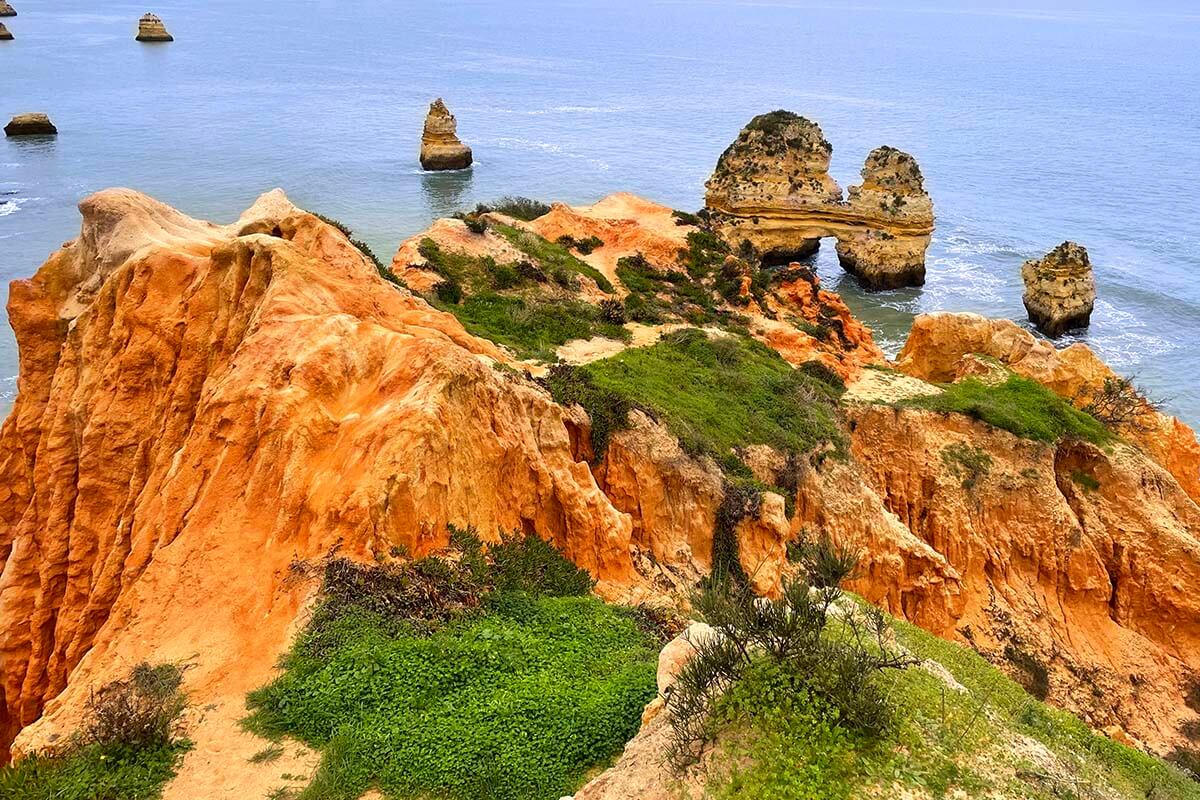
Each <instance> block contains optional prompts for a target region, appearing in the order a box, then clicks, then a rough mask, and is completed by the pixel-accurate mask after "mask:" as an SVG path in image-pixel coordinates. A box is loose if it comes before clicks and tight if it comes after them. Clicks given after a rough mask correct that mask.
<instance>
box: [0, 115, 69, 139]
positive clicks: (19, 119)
mask: <svg viewBox="0 0 1200 800" xmlns="http://www.w3.org/2000/svg"><path fill="white" fill-rule="evenodd" d="M57 134H58V128H56V127H54V123H53V122H51V121H50V118H49V117H48V116H46V115H45V114H40V113H39V114H17V115H16V116H15V117H13V118H12V120H11V121H10V122H9V123H8V124H7V125H5V126H4V135H5V136H56V135H57Z"/></svg>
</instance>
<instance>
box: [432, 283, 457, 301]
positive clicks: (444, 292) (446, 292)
mask: <svg viewBox="0 0 1200 800" xmlns="http://www.w3.org/2000/svg"><path fill="white" fill-rule="evenodd" d="M433 293H434V294H436V295H437V298H438V300H441V301H442V302H443V303H449V304H450V305H458V304H459V303H461V302H462V299H463V290H462V284H460V283H459V282H458V281H456V280H454V279H453V278H446V279H445V280H442V281H438V283H437V285H436V286H434V287H433Z"/></svg>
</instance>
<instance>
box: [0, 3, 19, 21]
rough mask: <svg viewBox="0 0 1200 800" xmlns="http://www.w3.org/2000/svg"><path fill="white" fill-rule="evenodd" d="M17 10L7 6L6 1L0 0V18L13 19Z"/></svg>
mask: <svg viewBox="0 0 1200 800" xmlns="http://www.w3.org/2000/svg"><path fill="white" fill-rule="evenodd" d="M16 15H17V10H16V9H15V8H13V7H12V6H11V5H9V4H8V0H0V17H15V16H16Z"/></svg>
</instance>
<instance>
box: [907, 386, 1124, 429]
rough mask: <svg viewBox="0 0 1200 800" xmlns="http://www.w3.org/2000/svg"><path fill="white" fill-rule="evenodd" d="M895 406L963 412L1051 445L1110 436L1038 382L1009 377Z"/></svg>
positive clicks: (1095, 422) (908, 400) (962, 387)
mask: <svg viewBox="0 0 1200 800" xmlns="http://www.w3.org/2000/svg"><path fill="white" fill-rule="evenodd" d="M898 405H900V406H911V407H916V408H926V409H929V410H931V411H938V412H942V413H957V414H966V415H967V416H969V417H972V418H974V419H977V420H980V421H981V422H986V423H987V424H988V425H991V426H993V427H995V428H1002V429H1004V430H1006V431H1009V432H1010V433H1013V434H1015V435H1017V436H1020V437H1021V438H1024V439H1033V440H1035V441H1039V442H1055V441H1057V440H1059V439H1061V438H1063V437H1065V436H1071V437H1075V438H1078V439H1083V440H1085V441H1088V442H1092V443H1093V444H1106V443H1108V442H1110V441H1111V440H1112V438H1113V435H1112V434H1111V433H1109V431H1108V430H1107V429H1106V428H1105V427H1104V426H1103V425H1101V424H1100V423H1099V422H1098V421H1097V420H1096V419H1095V418H1094V417H1091V416H1089V415H1088V414H1086V413H1084V412H1082V411H1080V410H1079V409H1077V408H1075V407H1074V406H1072V405H1071V404H1070V403H1068V402H1067V401H1066V400H1063V399H1062V398H1061V397H1059V396H1058V395H1056V394H1055V393H1054V392H1052V391H1050V390H1049V389H1047V388H1046V387H1045V386H1043V385H1042V384H1040V383H1038V382H1036V381H1032V380H1029V379H1028V378H1022V377H1020V376H1018V375H1010V376H1009V378H1008V380H1006V381H1005V382H1004V383H1002V384H999V385H991V384H988V383H984V382H983V381H981V380H979V379H978V378H964V379H963V380H961V381H958V382H957V383H952V384H949V385H947V386H945V387H944V391H943V392H942V393H940V394H936V395H926V396H922V397H913V398H909V399H906V400H902V401H900V403H899V404H898Z"/></svg>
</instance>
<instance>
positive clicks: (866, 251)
mask: <svg viewBox="0 0 1200 800" xmlns="http://www.w3.org/2000/svg"><path fill="white" fill-rule="evenodd" d="M832 154H833V146H832V145H830V143H829V141H828V140H827V139H826V138H825V136H824V134H822V132H821V128H820V126H819V125H817V124H816V123H815V122H812V121H811V120H808V119H806V118H804V117H801V116H799V115H797V114H793V113H792V112H790V111H773V112H771V113H769V114H760V115H759V116H757V117H755V118H754V119H752V120H751V121H750V124H748V125H747V126H746V127H745V128H743V129H742V132H741V133H740V134H739V135H738V138H737V139H736V140H735V141H734V143H733V144H732V145H730V146H729V148H728V149H726V151H725V152H724V153H722V154H721V158H720V159H719V160H718V161H717V166H716V168H715V169H714V171H713V174H712V177H710V178H709V180H708V183H707V184H706V187H707V189H708V193H707V195H706V198H705V204H706V206H707V207H708V209H709V210H710V211H711V212H712V213H713V220H714V225H715V227H716V229H717V230H718V232H720V233H721V235H722V236H723V237H724V238H725V239H726V240H727V241H729V242H730V244H732V245H739V244H740V243H741V242H743V241H746V242H749V243H750V244H751V245H753V247H754V249H755V250H757V251H758V253H759V254H760V255H762V257H763V260H764V261H767V262H770V263H786V262H787V261H789V260H791V259H795V258H803V257H805V256H809V255H812V253H814V252H816V250H817V248H818V247H819V246H820V240H821V239H822V238H823V237H827V236H832V237H836V238H837V240H838V257H839V259H840V260H841V263H842V266H843V267H845V269H846V270H847V271H848V272H851V273H852V274H854V275H856V276H857V277H858V278H859V280H860V281H861V282H862V283H863V284H864V285H866V286H867V288H870V289H892V288H896V287H899V286H919V285H921V284H922V283H924V281H925V251H926V249H927V248H928V247H929V239H930V235H931V234H932V233H933V222H934V220H933V204H932V202H931V201H930V198H929V195H928V193H926V191H925V187H924V181H923V179H922V176H921V170H920V168H919V167H918V166H917V162H916V159H914V158H913V157H912V156H910V155H909V154H907V153H904V152H902V151H900V150H897V149H895V148H894V147H880V148H877V149H876V150H874V151H873V152H872V153H871V154H870V156H868V157H867V161H866V165H865V166H864V167H863V170H862V177H863V182H862V184H861V185H860V186H856V187H852V188H851V189H850V192H849V200H843V199H842V190H841V188H840V187H839V186H838V184H837V182H836V181H835V180H834V179H833V178H832V177H831V176H830V175H829V160H830V156H831V155H832Z"/></svg>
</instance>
